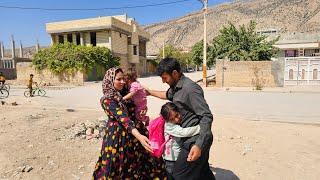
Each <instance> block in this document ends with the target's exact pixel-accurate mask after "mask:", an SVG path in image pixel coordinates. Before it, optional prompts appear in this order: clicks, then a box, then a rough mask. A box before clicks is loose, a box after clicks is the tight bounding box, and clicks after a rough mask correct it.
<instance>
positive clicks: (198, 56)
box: [190, 40, 216, 66]
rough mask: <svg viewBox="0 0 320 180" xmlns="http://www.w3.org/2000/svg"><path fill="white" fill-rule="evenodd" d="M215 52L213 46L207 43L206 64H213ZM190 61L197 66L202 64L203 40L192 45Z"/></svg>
mask: <svg viewBox="0 0 320 180" xmlns="http://www.w3.org/2000/svg"><path fill="white" fill-rule="evenodd" d="M215 58H216V52H215V50H214V48H213V46H209V45H207V65H208V66H211V65H213V64H215ZM190 61H191V62H192V63H193V64H194V65H197V66H202V63H203V40H202V41H199V42H197V43H196V44H194V45H193V46H192V49H191V52H190Z"/></svg>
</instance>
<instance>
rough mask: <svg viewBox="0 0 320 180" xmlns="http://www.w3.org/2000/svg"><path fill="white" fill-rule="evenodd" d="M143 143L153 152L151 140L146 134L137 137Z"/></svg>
mask: <svg viewBox="0 0 320 180" xmlns="http://www.w3.org/2000/svg"><path fill="white" fill-rule="evenodd" d="M137 139H138V140H139V141H140V143H141V145H142V146H143V147H144V148H145V149H146V150H147V151H149V152H152V148H151V145H150V142H149V139H148V138H147V137H146V136H144V135H140V136H139V137H138V138H137Z"/></svg>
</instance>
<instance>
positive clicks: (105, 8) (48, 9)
mask: <svg viewBox="0 0 320 180" xmlns="http://www.w3.org/2000/svg"><path fill="white" fill-rule="evenodd" d="M187 1H191V0H178V1H172V2H164V3H155V4H145V5H136V6H122V7H104V8H83V9H81V8H41V7H21V6H2V5H0V8H5V9H19V10H41V11H102V10H119V9H134V8H144V7H155V6H163V5H169V4H177V3H182V2H187Z"/></svg>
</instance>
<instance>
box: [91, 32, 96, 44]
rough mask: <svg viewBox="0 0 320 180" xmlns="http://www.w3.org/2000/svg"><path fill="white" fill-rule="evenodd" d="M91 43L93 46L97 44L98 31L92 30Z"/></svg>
mask: <svg viewBox="0 0 320 180" xmlns="http://www.w3.org/2000/svg"><path fill="white" fill-rule="evenodd" d="M90 43H91V44H92V46H97V34H96V32H90Z"/></svg>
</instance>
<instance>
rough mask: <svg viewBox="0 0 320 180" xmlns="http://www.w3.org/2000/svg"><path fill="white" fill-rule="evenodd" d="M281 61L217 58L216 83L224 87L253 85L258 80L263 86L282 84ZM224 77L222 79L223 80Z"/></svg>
mask: <svg viewBox="0 0 320 180" xmlns="http://www.w3.org/2000/svg"><path fill="white" fill-rule="evenodd" d="M282 66H283V65H282V63H279V62H274V61H227V60H224V67H225V70H224V72H223V70H222V67H223V60H217V64H216V85H217V87H221V86H222V81H223V82H224V86H225V87H255V86H256V82H257V81H259V82H260V83H261V85H262V86H263V87H277V86H283V83H281V78H282V79H283V77H281V76H283V73H281V71H283V67H282ZM223 79H224V80H223Z"/></svg>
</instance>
